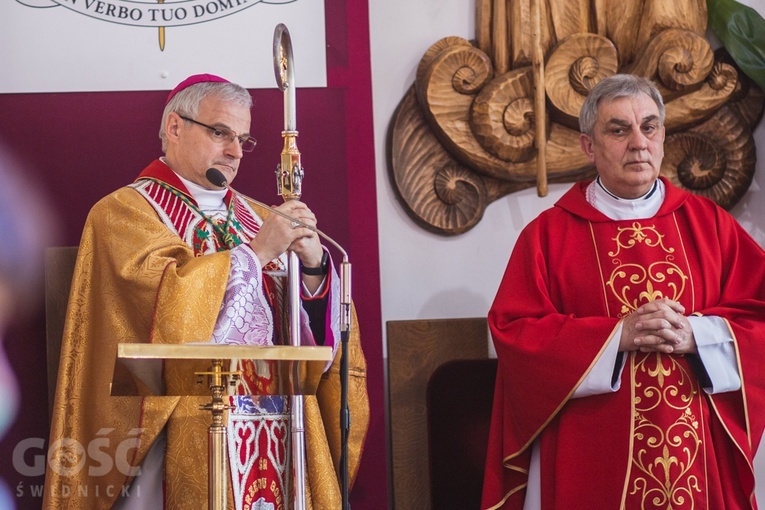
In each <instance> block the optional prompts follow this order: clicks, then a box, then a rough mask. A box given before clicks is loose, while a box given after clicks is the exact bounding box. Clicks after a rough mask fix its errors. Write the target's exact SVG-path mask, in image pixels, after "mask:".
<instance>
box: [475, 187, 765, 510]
mask: <svg viewBox="0 0 765 510" xmlns="http://www.w3.org/2000/svg"><path fill="white" fill-rule="evenodd" d="M660 179H661V180H662V184H663V185H664V188H665V191H666V194H665V197H664V200H663V202H662V203H661V205H660V207H659V209H658V211H657V212H656V213H655V214H654V215H653V216H651V217H650V218H644V219H636V220H611V219H609V218H608V217H607V216H605V215H604V214H603V213H601V212H600V211H598V210H597V209H596V208H594V207H593V206H592V205H590V203H589V202H588V201H587V196H586V193H587V191H586V190H587V187H588V186H589V183H577V184H576V185H574V186H573V187H572V188H571V189H570V190H569V191H568V192H567V193H566V194H565V195H564V196H563V197H561V199H560V200H558V202H557V203H556V204H555V207H553V208H551V209H548V210H546V211H544V212H543V213H542V214H540V215H539V216H538V217H537V218H536V219H535V220H534V221H532V222H531V223H530V224H529V225H528V226H527V227H526V228H525V229H524V230H523V232H522V233H521V235H520V236H519V238H518V240H517V242H516V244H515V247H514V249H513V253H512V255H511V257H510V261H509V263H508V265H507V269H506V271H505V274H504V277H503V280H502V282H501V284H500V287H499V290H498V292H497V296H496V298H495V300H494V303H493V304H492V308H491V311H490V312H489V327H490V330H491V334H492V338H493V340H494V345H495V347H496V351H497V357H498V361H499V363H498V368H497V383H496V386H495V393H494V408H493V412H492V423H491V428H490V433H489V444H488V448H487V460H486V470H485V472H484V488H483V496H482V504H481V508H483V509H491V510H495V509H503V510H510V509H512V510H521V509H523V507H524V503H525V500H526V496H527V494H526V491H527V487H528V483H529V470H530V468H531V467H532V451H536V452H538V461H537V460H536V458H535V461H534V462H535V464H534V472H533V473H534V475H535V478H534V482H535V485H534V492H533V496H534V497H538V498H539V504H540V506H541V508H542V510H550V509H560V508H574V507H575V508H587V509H588V510H615V509H626V510H633V509H639V510H649V509H651V510H652V509H661V510H666V509H673V510H691V509H692V510H717V509H725V510H744V509H754V508H756V503H755V502H754V469H753V459H754V456H755V453H756V452H757V448H758V446H759V445H760V440H761V438H762V435H763V429H765V370H763V369H762V367H763V366H765V285H763V282H765V251H763V249H762V248H761V247H760V246H759V245H758V244H757V243H756V242H755V241H754V240H753V239H752V238H751V237H750V236H749V235H748V234H747V233H746V232H745V231H744V230H743V229H742V228H741V227H740V225H738V224H737V223H736V221H735V219H733V218H732V217H731V216H730V215H729V214H727V213H725V212H724V211H722V210H721V209H720V208H719V207H718V206H716V205H715V204H714V203H712V202H711V201H709V200H707V199H705V198H702V197H698V196H695V195H691V194H690V193H688V192H685V191H683V190H679V189H678V188H676V187H674V186H673V185H672V184H671V183H670V182H669V181H667V180H666V179H664V178H660ZM661 298H668V299H672V300H674V301H677V302H679V303H680V304H681V305H682V306H683V307H684V308H685V312H684V314H685V315H687V316H695V317H696V318H693V317H692V318H691V322H692V324H694V326H692V327H693V328H694V333H695V335H696V339H697V343H699V342H698V340H699V339H700V338H702V337H703V338H704V341H705V342H707V343H705V344H704V345H701V346H699V347H698V352H697V353H694V354H685V355H683V354H662V353H656V352H651V353H642V352H640V351H639V350H638V351H630V352H618V353H617V352H616V349H615V348H614V345H613V343H612V342H618V339H615V338H614V335H616V334H620V332H621V330H620V329H619V325H620V321H621V320H622V319H623V318H624V317H626V316H627V315H629V314H631V313H634V312H635V311H636V310H637V309H638V308H639V307H640V306H642V305H644V304H646V303H649V302H651V301H654V300H657V299H661ZM695 325H699V329H697V326H695ZM702 326H705V327H706V328H707V329H706V330H702V329H700V328H701V327H702ZM713 326H714V327H713ZM710 349H711V351H712V353H711V354H709V353H710ZM723 349H724V350H725V352H724V354H722V350H723ZM707 355H709V357H705V356H707ZM715 363H718V364H719V365H718V366H717V368H718V370H717V371H716V372H712V370H711V368H710V367H715V365H714V364H715ZM729 364H730V366H729ZM611 365H613V366H614V369H613V374H612V378H611V380H610V381H608V380H606V381H603V380H601V379H598V381H597V384H598V385H602V387H601V386H598V387H597V388H596V389H592V391H590V390H589V389H588V386H587V385H588V384H589V383H590V381H588V377H589V376H590V375H593V370H594V369H595V368H600V367H603V366H606V367H607V368H608V367H610V366H611ZM721 366H724V367H725V368H726V369H727V370H722V371H723V372H725V376H726V377H728V376H730V377H733V378H734V379H735V378H737V379H736V381H735V382H733V383H731V384H728V385H727V386H724V387H720V388H715V387H714V385H713V381H712V379H711V378H710V373H714V374H718V376H719V374H720V372H721V370H720V367H721ZM708 368H710V373H708V372H707V369H708ZM731 373H732V374H733V375H732V376H731V375H730V374H731ZM734 376H735V377H734ZM593 377H601V376H600V375H598V376H594V375H593ZM739 379H740V380H739ZM731 380H732V379H731ZM718 382H719V384H727V382H722V381H718ZM608 383H610V384H608ZM581 387H584V390H585V391H583V394H582V395H575V394H576V392H577V390H578V389H580V388H581Z"/></svg>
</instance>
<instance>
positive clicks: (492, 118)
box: [388, 0, 765, 235]
mask: <svg viewBox="0 0 765 510" xmlns="http://www.w3.org/2000/svg"><path fill="white" fill-rule="evenodd" d="M590 4H591V2H590V1H589V0H477V10H476V39H477V40H476V41H475V42H470V41H467V40H465V39H462V38H460V37H453V36H452V37H445V38H444V39H441V40H440V41H437V42H436V43H435V44H433V45H432V46H431V47H430V48H429V49H428V51H427V52H426V53H425V55H424V56H423V57H422V59H421V61H420V64H419V66H418V68H417V74H416V78H415V83H414V84H413V85H412V86H411V87H410V89H409V91H408V92H407V93H406V95H405V96H404V98H403V99H402V101H401V103H400V104H399V107H398V109H397V111H396V114H395V115H394V118H393V122H392V125H391V129H390V131H389V144H388V147H389V151H390V153H389V162H390V167H391V174H392V181H393V184H394V187H395V188H396V190H397V192H398V194H399V195H400V198H401V199H402V203H403V205H404V207H405V208H406V209H407V212H408V213H409V214H410V215H411V216H412V217H413V218H414V219H415V221H417V223H418V224H420V225H421V226H423V227H424V228H426V229H428V230H430V231H432V232H436V233H439V234H444V235H456V234H461V233H463V232H465V231H467V230H469V229H470V228H472V227H473V226H475V225H476V224H477V223H478V222H479V221H480V219H481V217H482V216H483V212H484V210H485V209H486V207H487V206H488V204H490V203H491V202H493V201H494V200H497V199H498V198H501V197H503V196H505V195H507V194H509V193H512V192H515V191H519V190H522V189H525V188H529V187H533V186H535V185H536V186H537V189H538V193H539V194H540V196H543V195H545V194H546V184H547V182H548V181H549V182H573V181H576V180H580V179H583V178H588V177H591V176H593V175H594V173H595V171H594V168H592V167H591V166H589V165H588V162H587V160H586V158H585V157H584V154H583V153H582V151H581V149H580V148H579V129H578V115H579V109H580V107H581V105H582V103H583V101H584V98H585V97H586V96H587V94H588V93H589V90H591V89H592V87H593V86H594V85H595V84H596V83H598V82H599V81H600V80H602V79H603V78H605V77H607V76H610V75H612V74H615V73H617V72H628V73H633V74H638V75H641V76H646V77H649V78H650V79H651V80H653V81H654V82H655V83H656V85H657V86H658V87H659V90H660V91H661V93H662V95H663V97H664V101H665V104H666V109H667V117H666V134H667V137H666V143H665V158H664V163H663V165H662V169H661V172H662V174H663V175H665V176H667V177H668V178H669V179H671V180H672V181H673V182H674V183H675V184H677V185H679V186H680V187H683V188H686V189H688V190H690V191H691V192H693V193H698V194H702V195H706V196H708V197H710V198H712V199H713V200H715V201H716V202H717V203H719V204H720V205H721V206H723V207H725V208H728V209H729V208H731V207H732V206H733V205H734V204H735V203H736V202H737V201H738V200H740V199H741V197H742V196H743V194H744V193H745V192H746V190H747V189H748V187H749V185H750V184H751V181H752V176H753V174H754V169H755V151H754V140H753V138H752V129H753V128H754V126H756V125H757V123H758V122H759V120H760V118H761V116H762V111H763V104H764V103H765V101H764V98H765V96H764V95H763V92H762V90H761V89H760V88H759V87H758V86H757V85H756V84H755V83H754V82H752V81H751V80H750V79H749V78H747V77H746V75H744V74H743V73H741V72H740V71H739V69H738V68H737V67H736V66H735V64H734V63H733V61H732V59H730V58H729V57H728V55H727V53H725V51H724V50H718V51H717V52H713V51H712V49H711V47H710V45H709V43H708V42H707V40H706V39H705V38H704V34H705V33H706V27H707V10H706V3H705V1H704V0H677V1H675V2H655V1H651V0H598V1H594V2H592V5H590ZM665 4H666V5H665Z"/></svg>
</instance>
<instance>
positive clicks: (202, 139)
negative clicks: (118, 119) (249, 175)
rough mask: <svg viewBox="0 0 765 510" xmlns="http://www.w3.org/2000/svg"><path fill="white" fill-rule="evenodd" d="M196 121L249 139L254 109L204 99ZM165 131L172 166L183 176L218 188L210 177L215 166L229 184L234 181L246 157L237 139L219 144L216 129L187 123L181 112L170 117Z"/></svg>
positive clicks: (201, 184)
mask: <svg viewBox="0 0 765 510" xmlns="http://www.w3.org/2000/svg"><path fill="white" fill-rule="evenodd" d="M194 120H196V121H197V122H201V123H203V124H207V125H208V126H211V127H214V128H218V129H220V130H221V131H224V132H229V133H231V134H234V135H237V136H247V135H248V134H249V130H250V110H249V109H248V108H246V107H245V106H241V105H239V104H234V103H230V102H225V101H222V100H220V99H219V98H218V97H216V96H208V97H206V98H204V99H203V100H202V102H201V103H200V104H199V111H198V112H197V115H196V117H195V118H194ZM165 129H166V132H167V134H168V150H167V161H168V164H169V165H170V167H171V168H172V169H173V170H175V171H176V172H177V173H178V174H180V175H181V176H182V177H184V178H186V179H188V180H190V181H191V182H193V183H195V184H198V185H200V186H202V187H204V188H207V189H217V188H216V187H215V186H214V185H213V184H212V183H210V181H208V180H207V176H206V173H207V169H208V168H211V167H212V168H217V169H218V170H220V171H221V172H222V173H223V175H224V176H225V177H226V180H227V181H228V183H229V184H230V183H231V182H232V181H233V180H234V177H236V173H237V170H238V169H239V162H240V160H241V159H242V155H243V153H242V147H241V146H240V144H239V141H238V140H237V139H236V137H234V139H233V141H231V140H230V139H229V138H225V140H224V141H223V142H221V141H216V140H215V139H214V135H213V132H212V130H210V129H208V128H206V127H204V126H200V125H198V124H195V123H193V122H187V121H184V120H183V119H181V118H180V116H178V114H177V113H172V114H170V115H169V116H168V120H167V125H166V128H165Z"/></svg>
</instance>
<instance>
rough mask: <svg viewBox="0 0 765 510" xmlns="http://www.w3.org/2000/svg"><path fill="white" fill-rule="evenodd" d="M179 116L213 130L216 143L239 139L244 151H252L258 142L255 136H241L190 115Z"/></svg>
mask: <svg viewBox="0 0 765 510" xmlns="http://www.w3.org/2000/svg"><path fill="white" fill-rule="evenodd" d="M179 117H180V118H182V119H183V120H187V121H189V122H193V123H194V124H196V125H198V126H202V127H203V128H207V129H209V130H210V131H211V132H212V136H213V140H214V141H215V143H220V144H224V143H226V142H228V143H231V142H233V141H234V140H237V141H238V142H239V146H240V147H241V148H242V152H252V150H253V149H254V148H255V146H256V145H257V144H258V141H257V140H255V139H254V138H251V137H249V136H239V135H237V134H236V133H234V132H233V131H231V130H230V129H226V128H220V127H213V126H208V125H207V124H203V123H201V122H199V121H198V120H194V119H190V118H188V117H184V116H183V115H179Z"/></svg>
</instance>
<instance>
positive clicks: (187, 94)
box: [159, 81, 252, 152]
mask: <svg viewBox="0 0 765 510" xmlns="http://www.w3.org/2000/svg"><path fill="white" fill-rule="evenodd" d="M208 96H215V97H217V98H218V99H220V100H222V101H226V102H232V103H235V104H239V105H241V106H244V107H245V108H247V109H248V110H249V109H250V108H252V96H250V93H249V92H247V89H246V88H244V87H242V86H241V85H237V84H236V83H226V82H210V81H208V82H202V83H197V84H194V85H192V86H190V87H188V88H186V89H184V90H181V91H180V92H178V93H177V94H176V95H174V96H173V98H172V99H171V100H170V101H169V102H168V103H167V105H166V106H165V111H164V112H163V113H162V124H160V126H159V139H160V140H162V152H167V136H166V135H165V122H167V116H168V115H170V114H171V113H173V112H175V113H177V114H178V115H183V116H184V117H191V118H192V119H193V118H195V117H196V116H197V113H198V112H199V104H200V103H201V102H202V100H203V99H204V98H206V97H208Z"/></svg>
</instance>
